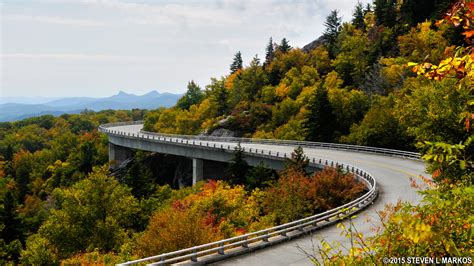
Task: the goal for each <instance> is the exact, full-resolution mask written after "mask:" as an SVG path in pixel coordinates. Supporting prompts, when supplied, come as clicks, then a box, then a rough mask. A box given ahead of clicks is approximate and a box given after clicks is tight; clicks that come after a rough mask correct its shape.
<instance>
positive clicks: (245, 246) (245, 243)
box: [242, 237, 249, 248]
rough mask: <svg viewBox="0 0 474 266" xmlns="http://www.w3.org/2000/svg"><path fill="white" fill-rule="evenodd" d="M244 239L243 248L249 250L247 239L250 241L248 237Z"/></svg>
mask: <svg viewBox="0 0 474 266" xmlns="http://www.w3.org/2000/svg"><path fill="white" fill-rule="evenodd" d="M244 239H245V242H244V243H242V247H243V248H248V247H249V243H248V242H247V239H248V238H247V237H246V238H244Z"/></svg>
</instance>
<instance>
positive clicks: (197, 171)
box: [193, 158, 204, 186]
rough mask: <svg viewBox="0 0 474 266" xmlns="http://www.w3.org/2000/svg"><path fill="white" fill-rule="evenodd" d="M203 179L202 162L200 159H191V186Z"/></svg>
mask: <svg viewBox="0 0 474 266" xmlns="http://www.w3.org/2000/svg"><path fill="white" fill-rule="evenodd" d="M203 177H204V162H203V160H201V159H197V158H193V186H194V185H196V183H197V182H199V181H201V180H203Z"/></svg>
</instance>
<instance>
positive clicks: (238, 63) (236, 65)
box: [230, 51, 243, 74]
mask: <svg viewBox="0 0 474 266" xmlns="http://www.w3.org/2000/svg"><path fill="white" fill-rule="evenodd" d="M242 64H243V61H242V54H241V53H240V51H238V52H237V53H236V54H235V55H234V60H233V61H232V64H231V65H230V73H231V74H234V73H235V72H236V71H237V70H239V69H242V67H243V66H242Z"/></svg>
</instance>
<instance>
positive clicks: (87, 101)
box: [0, 91, 181, 122]
mask: <svg viewBox="0 0 474 266" xmlns="http://www.w3.org/2000/svg"><path fill="white" fill-rule="evenodd" d="M180 97H181V94H173V93H159V92H157V91H150V92H148V93H146V94H143V95H135V94H131V93H126V92H124V91H120V92H119V93H118V94H116V95H112V96H110V97H105V98H91V97H68V98H62V99H54V100H51V101H48V102H46V103H41V104H25V103H14V102H13V103H4V104H0V121H1V122H5V121H15V120H20V119H24V118H28V117H33V116H38V115H45V114H52V115H61V114H66V113H69V114H71V113H72V114H73V113H79V112H81V111H83V110H85V109H88V110H93V111H101V110H106V109H113V110H119V109H133V108H139V109H156V108H159V107H171V106H173V105H175V104H176V102H177V101H178V99H179V98H180Z"/></svg>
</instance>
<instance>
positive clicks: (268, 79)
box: [0, 0, 474, 265]
mask: <svg viewBox="0 0 474 266" xmlns="http://www.w3.org/2000/svg"><path fill="white" fill-rule="evenodd" d="M451 2H452V1H447V0H438V1H428V0H419V1H415V0H406V1H395V0H375V1H374V2H373V3H372V4H369V5H366V6H363V5H361V4H358V5H357V6H355V7H354V15H353V17H352V18H350V20H349V21H346V22H343V21H342V19H341V18H340V17H339V15H338V12H337V11H333V12H331V13H330V14H328V16H327V18H326V21H324V22H321V23H324V25H325V27H326V30H325V32H324V35H323V36H321V37H320V38H319V37H318V36H314V37H315V39H317V41H315V42H313V43H311V44H309V45H307V46H306V47H305V48H304V49H299V48H295V47H291V40H287V39H283V40H281V41H279V42H278V43H275V42H274V41H273V39H272V38H270V40H269V42H268V44H267V46H266V54H265V55H264V56H262V58H261V59H260V58H259V57H258V56H253V58H252V59H250V60H249V59H248V58H246V57H245V56H244V55H242V54H241V53H240V52H236V54H235V57H234V60H233V62H229V63H230V71H229V74H228V75H226V76H224V77H220V78H211V82H210V84H208V85H206V86H205V87H204V88H203V89H202V88H200V87H199V85H198V84H196V83H195V82H194V81H190V82H189V84H188V90H187V92H186V93H185V94H184V95H183V97H182V98H181V99H180V100H179V101H178V103H177V104H176V106H174V107H172V108H167V109H165V108H162V109H157V110H153V111H148V112H145V111H142V110H131V111H101V112H97V113H95V112H84V113H82V114H78V115H62V116H60V117H53V116H41V117H36V118H30V119H25V120H22V121H18V122H12V123H0V129H1V130H0V188H1V189H0V203H1V206H2V208H1V209H0V221H1V223H0V237H1V239H0V264H6V263H8V262H13V263H19V262H20V263H23V264H27V265H51V264H53V265H58V264H60V263H64V264H81V263H82V264H90V263H93V262H97V263H104V264H112V263H118V262H123V261H126V260H129V259H132V258H138V257H142V256H147V255H156V254H158V253H161V252H167V251H172V250H176V249H180V248H185V247H189V246H193V245H197V244H202V243H206V242H210V241H214V240H217V239H222V238H224V237H230V236H235V235H239V234H243V233H246V232H249V231H254V230H258V229H262V228H265V227H269V226H274V225H277V224H281V223H285V222H288V221H292V220H295V219H298V218H302V217H305V216H307V215H311V214H314V213H318V212H321V211H324V210H327V209H329V208H333V207H335V206H338V205H340V204H343V203H345V202H348V201H350V200H351V199H353V198H354V197H356V196H357V195H360V193H363V191H364V187H363V186H361V184H360V183H358V182H357V181H355V180H354V177H353V176H352V175H350V174H348V173H345V172H343V171H338V170H335V169H325V170H324V171H321V172H318V173H316V174H310V173H307V172H306V171H305V166H306V165H307V163H308V161H307V158H306V157H305V156H304V154H303V150H302V149H296V150H295V151H294V153H293V154H292V158H291V159H289V160H288V161H287V166H286V168H285V170H283V171H280V172H275V171H273V170H269V169H267V168H265V166H264V165H260V166H257V167H253V168H252V167H249V166H248V165H247V164H246V162H245V160H244V159H243V152H242V150H241V149H239V148H237V149H236V150H235V153H234V159H233V160H232V161H231V162H229V165H228V167H227V169H226V175H225V176H223V177H222V178H220V179H219V180H208V181H206V182H202V183H199V184H198V185H196V186H194V187H187V188H183V189H177V187H174V186H173V184H172V183H170V184H165V183H166V182H165V183H164V181H163V180H172V179H173V178H172V177H171V178H170V177H169V174H167V171H165V170H166V169H164V170H163V171H161V172H160V171H155V170H153V169H151V167H152V166H153V165H154V163H150V160H156V156H159V155H156V154H150V153H145V152H136V153H135V154H134V160H133V161H132V162H131V163H130V164H129V165H128V167H127V168H126V169H124V172H123V173H122V174H120V175H111V173H110V172H109V171H108V163H107V137H106V136H105V135H102V134H100V133H98V132H97V127H98V125H99V124H102V123H108V122H116V121H132V120H141V119H144V120H145V128H146V129H147V130H152V131H157V132H162V133H179V134H212V135H226V136H229V135H232V136H244V137H254V138H277V139H296V140H310V141H324V142H341V143H353V144H358V145H368V146H376V147H387V148H396V149H403V150H413V151H418V152H420V153H421V154H422V156H423V159H424V160H426V161H427V163H428V168H427V170H428V172H429V173H431V174H432V180H426V181H425V182H426V183H427V184H428V185H429V186H430V189H428V190H426V191H425V192H423V195H424V201H423V204H422V205H419V206H418V205H411V204H410V203H399V204H397V205H395V206H388V207H387V209H386V210H385V211H383V212H380V219H381V220H382V221H383V223H382V224H383V226H382V227H381V228H378V230H377V233H378V234H377V235H376V236H374V237H371V238H365V237H364V236H362V235H360V234H358V233H357V230H356V228H352V227H351V228H342V230H343V231H345V233H346V235H347V236H348V237H349V238H350V240H349V241H348V243H351V245H350V246H348V247H347V250H349V251H350V252H348V253H347V252H346V253H341V252H339V247H338V246H337V244H333V243H325V244H324V245H322V250H316V251H315V252H316V253H317V255H315V256H314V257H312V255H310V254H312V251H307V252H308V254H309V256H310V257H311V259H313V260H314V261H315V262H316V261H317V260H319V261H320V260H321V258H322V260H323V261H320V262H322V263H329V262H334V261H335V260H344V261H345V262H346V263H347V264H351V265H352V264H368V263H369V264H370V263H373V264H377V263H380V258H382V257H397V256H398V257H400V256H431V257H443V256H444V257H446V256H459V257H462V256H472V254H474V250H473V247H474V242H473V237H472V232H473V228H474V227H473V219H474V215H473V211H472V210H473V208H472V206H473V203H474V189H473V187H472V181H473V151H474V148H473V147H474V144H473V140H474V137H473V134H472V130H473V128H474V126H473V123H472V122H473V121H474V110H473V106H474V99H473V91H472V88H473V87H472V79H473V75H474V71H473V70H472V63H473V60H474V53H473V43H472V41H473V40H472V37H473V36H474V27H473V25H474V24H472V23H473V19H474V4H473V3H471V1H464V0H461V1H455V3H451ZM269 35H271V32H270V33H269ZM262 45H265V44H262ZM244 58H245V60H244ZM244 61H245V62H247V63H246V64H244ZM162 161H163V160H162ZM158 167H164V168H167V167H171V166H163V165H159V166H158ZM414 185H415V184H414ZM328 199H331V200H328ZM196 228H198V229H199V230H196Z"/></svg>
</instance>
